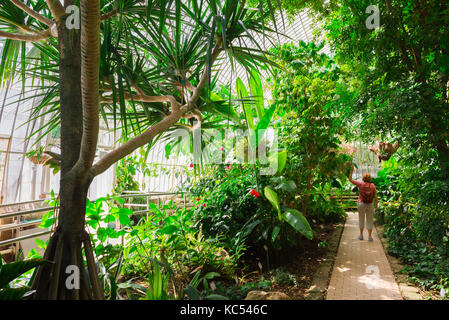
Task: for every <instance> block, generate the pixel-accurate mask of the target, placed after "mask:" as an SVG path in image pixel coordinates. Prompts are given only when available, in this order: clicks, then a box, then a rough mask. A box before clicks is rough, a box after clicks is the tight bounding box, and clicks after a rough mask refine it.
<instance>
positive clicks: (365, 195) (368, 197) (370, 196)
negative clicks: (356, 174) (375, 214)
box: [359, 183, 375, 203]
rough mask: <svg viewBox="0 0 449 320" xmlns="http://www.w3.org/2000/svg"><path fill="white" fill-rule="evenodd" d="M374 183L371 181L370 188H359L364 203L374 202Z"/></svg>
mask: <svg viewBox="0 0 449 320" xmlns="http://www.w3.org/2000/svg"><path fill="white" fill-rule="evenodd" d="M374 188H375V186H374V184H372V183H370V185H369V189H368V190H362V189H361V188H359V191H360V197H361V198H362V202H363V203H373V200H374ZM363 189H365V188H363Z"/></svg>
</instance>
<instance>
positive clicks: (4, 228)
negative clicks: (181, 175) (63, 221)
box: [0, 191, 192, 247]
mask: <svg viewBox="0 0 449 320" xmlns="http://www.w3.org/2000/svg"><path fill="white" fill-rule="evenodd" d="M188 194H189V193H187V192H183V193H175V192H147V193H143V192H141V191H138V192H136V191H124V194H121V195H118V196H116V197H119V198H123V199H128V198H140V197H145V198H146V199H147V201H146V202H147V203H146V204H137V203H125V204H124V206H125V207H146V208H147V209H145V210H138V211H134V212H133V213H134V214H135V215H142V214H145V213H149V212H150V211H151V209H150V207H149V202H150V199H151V198H154V197H161V196H179V195H182V197H183V207H184V208H187V207H192V205H188V204H187V198H186V195H188ZM47 200H48V199H47ZM43 201H45V200H33V201H26V202H21V203H12V204H2V205H0V208H6V207H14V206H23V205H24V204H33V203H39V202H43ZM57 208H59V207H58V206H51V207H50V206H48V207H42V208H36V209H31V210H22V211H17V212H11V213H4V214H0V219H3V218H12V217H23V216H26V215H30V214H33V213H39V212H45V211H51V210H54V209H57ZM41 222H42V219H36V220H33V221H26V222H19V223H11V224H7V225H3V226H0V232H2V231H8V230H17V229H20V228H23V227H29V226H36V225H40V224H41ZM51 232H52V231H51V230H45V231H42V232H38V233H33V234H30V235H25V236H19V237H15V238H11V239H7V240H3V241H0V247H2V246H6V245H10V244H14V243H17V242H20V241H23V240H28V239H33V238H37V237H40V236H44V235H47V234H50V233H51Z"/></svg>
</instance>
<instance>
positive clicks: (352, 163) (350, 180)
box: [349, 156, 355, 184]
mask: <svg viewBox="0 0 449 320" xmlns="http://www.w3.org/2000/svg"><path fill="white" fill-rule="evenodd" d="M353 172H354V162H353V161H352V156H351V170H350V171H349V182H351V183H352V184H355V183H354V180H352V173H353Z"/></svg>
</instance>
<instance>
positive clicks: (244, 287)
mask: <svg viewBox="0 0 449 320" xmlns="http://www.w3.org/2000/svg"><path fill="white" fill-rule="evenodd" d="M216 285H217V290H216V291H215V292H216V293H218V294H221V295H223V296H226V297H228V298H229V299H231V300H243V299H245V298H246V296H247V295H248V292H250V291H254V290H262V291H270V290H271V288H272V287H273V284H272V282H271V280H270V279H265V278H264V277H263V276H262V277H260V278H258V279H257V280H256V281H249V282H246V283H243V284H237V285H236V284H234V285H232V286H229V285H224V284H223V283H221V282H220V281H218V282H217V284H216Z"/></svg>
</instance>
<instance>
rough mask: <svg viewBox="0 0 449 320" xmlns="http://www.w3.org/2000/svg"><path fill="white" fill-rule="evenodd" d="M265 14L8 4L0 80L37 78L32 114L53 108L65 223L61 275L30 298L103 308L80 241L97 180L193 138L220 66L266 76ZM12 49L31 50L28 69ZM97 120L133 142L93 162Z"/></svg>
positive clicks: (87, 250) (219, 7) (84, 3)
mask: <svg viewBox="0 0 449 320" xmlns="http://www.w3.org/2000/svg"><path fill="white" fill-rule="evenodd" d="M265 7H266V6H262V5H261V6H260V8H259V9H257V10H256V9H251V8H247V7H246V6H245V1H242V0H228V1H223V2H216V1H212V0H209V1H196V0H189V1H181V0H175V1H168V0H153V1H151V0H149V1H147V3H145V2H142V1H136V0H126V1H103V0H101V1H100V0H81V1H73V0H66V1H64V4H62V3H61V2H60V1H59V0H46V1H43V0H38V1H32V2H30V1H27V2H23V1H19V0H11V1H4V0H2V6H1V9H0V38H4V39H6V40H5V42H4V44H5V45H4V49H3V55H2V62H1V65H0V76H1V77H2V78H3V79H5V78H9V77H15V76H17V77H19V78H21V79H22V80H24V77H26V76H35V77H36V76H37V77H40V78H41V79H42V81H44V82H45V85H43V87H42V91H43V92H44V93H43V94H42V93H40V97H41V99H40V100H41V102H40V103H39V104H37V105H35V106H34V113H35V114H36V115H39V113H41V111H42V110H43V108H44V107H46V108H49V111H48V112H42V113H44V114H49V115H50V117H49V120H48V122H47V124H46V126H45V127H44V128H43V130H42V132H41V137H42V136H45V134H48V133H49V132H51V131H52V130H53V129H54V128H57V127H59V126H60V128H61V146H60V148H61V155H60V159H61V178H60V190H59V202H60V206H59V209H58V222H57V228H56V231H55V233H54V234H53V235H52V236H51V238H50V241H49V244H48V246H47V249H46V251H45V254H44V258H45V259H47V260H50V261H53V262H54V264H52V265H49V266H42V267H40V268H39V269H38V272H37V274H36V278H35V281H34V284H33V288H34V289H35V290H36V293H35V295H34V297H35V298H37V299H104V293H103V291H102V288H101V285H100V282H99V279H98V275H97V270H96V265H95V259H94V255H93V252H92V246H91V241H90V238H89V234H88V233H87V232H86V231H85V229H84V227H85V225H84V224H85V207H86V199H87V192H88V190H89V186H90V184H91V182H92V180H93V179H94V177H96V176H98V175H100V174H101V173H103V172H104V171H106V170H107V169H108V168H110V167H111V166H112V165H113V164H114V163H115V162H117V161H118V160H120V159H122V158H123V157H125V156H127V155H129V154H131V153H132V152H134V151H135V150H136V149H138V148H140V147H143V146H146V145H149V146H151V144H152V143H154V142H155V141H156V140H157V139H158V138H159V137H160V136H161V135H162V134H164V132H166V131H167V130H169V129H170V128H172V127H173V126H175V125H177V124H179V123H183V125H184V126H188V127H190V128H191V129H194V127H192V126H191V125H192V121H193V120H196V121H198V122H201V120H202V116H203V113H204V111H203V110H202V107H203V106H204V105H205V104H207V101H209V99H208V97H209V94H208V91H209V82H210V79H211V77H212V75H216V73H217V71H214V70H213V69H212V66H213V65H214V63H215V62H216V60H217V59H218V58H219V57H221V58H222V59H231V61H235V62H237V63H240V64H242V65H243V66H244V67H246V68H248V69H250V68H251V69H252V68H257V67H259V66H260V65H261V64H266V63H268V64H270V61H269V60H268V59H267V57H266V53H265V52H264V51H263V50H262V48H260V47H259V45H258V43H256V41H255V38H254V35H255V34H260V35H261V36H266V35H267V34H269V33H273V30H271V29H270V28H269V27H268V25H267V24H266V19H267V17H274V15H273V12H272V9H269V10H268V9H264V8H265ZM269 7H270V8H272V7H273V6H271V5H270V6H269ZM77 8H78V9H79V13H80V16H78V15H77V14H78V10H77ZM77 19H79V21H80V24H79V28H78V27H77V21H78V20H77ZM244 38H245V39H246V42H245V41H242V40H243V39H244ZM17 41H21V42H22V43H24V42H29V43H32V44H33V46H34V49H35V50H34V51H32V52H31V54H32V55H33V56H32V57H31V58H32V61H33V62H30V67H29V66H27V63H26V62H28V60H27V56H26V51H25V49H26V46H25V45H22V46H16V45H15V44H16V43H17ZM250 44H251V45H250ZM254 48H257V49H254ZM20 50H22V54H17V53H19V52H20ZM36 51H37V52H38V54H37V55H36ZM220 55H221V56H220ZM18 57H20V59H21V63H20V66H21V72H17V73H15V70H14V66H16V65H19V64H18V63H15V62H17V61H18V59H19V58H18ZM36 61H37V62H36ZM26 98H30V97H29V96H28V97H26ZM208 110H211V112H213V111H214V108H213V107H212V108H209V109H208ZM100 117H101V118H102V119H103V120H104V123H105V124H106V125H108V124H109V122H111V121H113V125H114V127H115V126H118V123H117V120H118V121H119V122H121V123H122V128H123V129H124V131H125V135H126V139H125V140H126V141H125V142H124V143H123V144H121V145H120V146H118V147H117V148H116V149H114V150H112V151H110V152H109V153H108V154H106V155H105V156H104V157H102V158H101V159H98V160H96V157H95V154H96V150H97V140H98V134H99V127H100ZM85 265H87V269H88V272H85V271H84V270H85ZM68 266H76V267H77V268H78V270H79V271H80V286H79V288H78V287H76V286H75V287H74V288H72V289H71V288H69V287H68V286H67V285H66V281H67V279H68V278H67V277H68V275H69V274H67V273H66V271H67V270H68V269H67V267H68Z"/></svg>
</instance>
